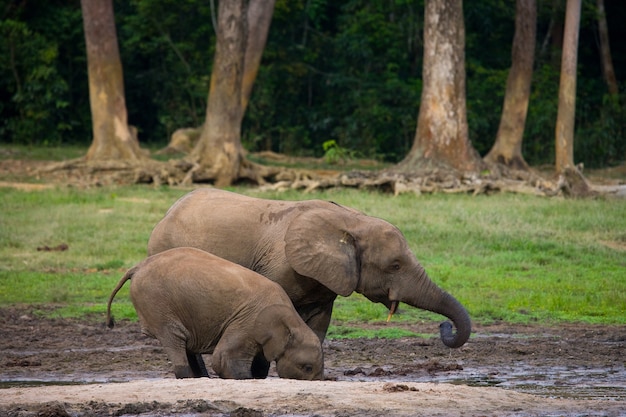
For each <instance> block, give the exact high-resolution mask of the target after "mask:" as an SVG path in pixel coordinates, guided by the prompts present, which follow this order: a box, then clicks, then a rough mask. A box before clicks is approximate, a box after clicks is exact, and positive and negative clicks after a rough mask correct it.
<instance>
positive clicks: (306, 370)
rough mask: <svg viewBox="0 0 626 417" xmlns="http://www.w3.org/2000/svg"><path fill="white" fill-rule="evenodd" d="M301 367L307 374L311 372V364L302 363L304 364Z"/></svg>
mask: <svg viewBox="0 0 626 417" xmlns="http://www.w3.org/2000/svg"><path fill="white" fill-rule="evenodd" d="M302 369H303V370H304V372H306V373H308V374H310V373H311V372H313V366H311V365H304V366H303V367H302Z"/></svg>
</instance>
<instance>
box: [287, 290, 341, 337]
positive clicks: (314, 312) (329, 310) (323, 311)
mask: <svg viewBox="0 0 626 417" xmlns="http://www.w3.org/2000/svg"><path fill="white" fill-rule="evenodd" d="M334 302H335V299H334V298H333V299H332V300H331V301H330V302H328V303H327V304H322V305H321V306H320V305H319V304H306V305H303V306H298V307H297V308H296V310H297V311H298V314H299V315H300V317H302V320H304V322H305V323H306V325H307V326H309V328H310V329H311V330H313V332H314V333H315V335H316V336H317V337H318V338H319V339H320V342H324V338H325V337H326V332H328V326H329V325H330V318H331V316H332V314H333V303H334Z"/></svg>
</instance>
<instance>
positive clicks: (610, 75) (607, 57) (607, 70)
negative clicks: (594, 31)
mask: <svg viewBox="0 0 626 417" xmlns="http://www.w3.org/2000/svg"><path fill="white" fill-rule="evenodd" d="M597 6H598V32H599V34H600V53H601V56H602V73H603V74H604V81H605V82H606V85H607V87H608V89H609V93H610V94H611V95H613V96H617V94H618V92H619V89H618V87H617V79H616V78H615V70H614V69H613V59H612V58H611V46H610V43H609V29H608V26H607V24H606V12H605V10H604V0H597Z"/></svg>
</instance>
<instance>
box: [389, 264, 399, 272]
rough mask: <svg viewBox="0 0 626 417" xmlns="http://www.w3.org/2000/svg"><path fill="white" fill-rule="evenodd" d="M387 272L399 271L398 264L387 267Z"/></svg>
mask: <svg viewBox="0 0 626 417" xmlns="http://www.w3.org/2000/svg"><path fill="white" fill-rule="evenodd" d="M389 270H390V271H399V270H400V262H394V263H392V264H391V265H389Z"/></svg>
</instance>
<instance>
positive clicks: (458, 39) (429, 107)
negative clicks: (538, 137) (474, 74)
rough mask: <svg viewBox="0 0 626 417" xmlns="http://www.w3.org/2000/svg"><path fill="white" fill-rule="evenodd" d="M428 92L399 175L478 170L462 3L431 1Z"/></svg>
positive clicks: (426, 28) (426, 55) (426, 63)
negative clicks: (467, 90)
mask: <svg viewBox="0 0 626 417" xmlns="http://www.w3.org/2000/svg"><path fill="white" fill-rule="evenodd" d="M424 20H425V22H424V70H423V90H422V97H421V103H420V109H419V116H418V119H417V129H416V134H415V139H414V142H413V146H412V148H411V150H410V152H409V154H408V155H407V156H406V158H405V159H404V160H403V161H402V162H400V163H399V164H398V165H397V167H396V169H397V170H398V171H404V172H410V171H413V170H418V169H420V168H433V167H438V166H443V167H451V168H454V169H457V170H460V171H478V170H480V169H482V167H483V162H482V160H481V158H480V156H479V155H478V153H477V152H476V150H475V149H474V148H473V147H472V144H471V142H470V141H469V137H468V126H467V108H466V102H465V24H464V22H463V2H462V1H461V0H426V3H425V15H424Z"/></svg>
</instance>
